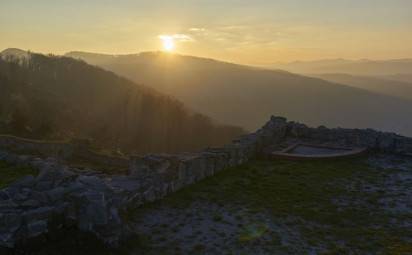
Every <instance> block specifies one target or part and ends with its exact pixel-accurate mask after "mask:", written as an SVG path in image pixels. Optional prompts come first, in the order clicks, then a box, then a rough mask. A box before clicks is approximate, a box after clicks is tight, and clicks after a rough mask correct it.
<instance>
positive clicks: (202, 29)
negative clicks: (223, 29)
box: [189, 27, 206, 32]
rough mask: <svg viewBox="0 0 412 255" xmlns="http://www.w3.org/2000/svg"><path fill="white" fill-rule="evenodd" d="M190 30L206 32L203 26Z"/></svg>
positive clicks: (190, 29)
mask: <svg viewBox="0 0 412 255" xmlns="http://www.w3.org/2000/svg"><path fill="white" fill-rule="evenodd" d="M189 31H190V32H205V31H206V28H203V27H191V28H189Z"/></svg>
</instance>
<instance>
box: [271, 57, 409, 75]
mask: <svg viewBox="0 0 412 255" xmlns="http://www.w3.org/2000/svg"><path fill="white" fill-rule="evenodd" d="M270 67H271V68H278V69H283V70H287V71H290V72H295V73H302V74H308V73H309V74H311V73H347V74H354V75H366V76H382V75H400V76H405V75H406V76H409V77H410V75H411V74H412V59H392V60H368V59H363V60H346V59H326V60H315V61H295V62H291V63H275V64H273V65H270Z"/></svg>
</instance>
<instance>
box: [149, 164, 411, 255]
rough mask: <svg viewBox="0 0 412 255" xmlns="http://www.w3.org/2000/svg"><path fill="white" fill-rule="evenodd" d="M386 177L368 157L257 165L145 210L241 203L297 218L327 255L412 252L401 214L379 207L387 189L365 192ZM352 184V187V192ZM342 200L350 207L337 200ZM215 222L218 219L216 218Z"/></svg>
mask: <svg viewBox="0 0 412 255" xmlns="http://www.w3.org/2000/svg"><path fill="white" fill-rule="evenodd" d="M387 174H388V173H387V172H384V171H382V170H377V169H373V168H370V167H369V166H368V165H367V164H366V162H365V160H364V159H341V160H330V161H324V160H323V161H322V160H320V161H301V162H296V161H284V160H278V161H254V162H250V163H248V164H245V165H243V166H240V167H236V168H232V169H228V170H225V171H223V172H221V173H219V174H217V175H216V176H214V177H212V178H207V179H205V180H203V181H201V182H199V183H197V184H195V185H192V186H190V187H187V188H185V189H183V190H181V191H179V192H177V193H175V194H172V195H170V196H169V197H167V198H166V199H164V200H163V201H160V202H155V203H154V204H152V205H148V206H147V207H146V208H148V209H150V208H152V207H156V206H158V205H166V206H169V207H174V208H187V207H189V206H190V204H191V203H192V202H193V201H199V200H204V201H206V202H212V203H215V204H222V205H230V204H235V205H241V206H244V207H245V208H248V210H249V213H251V214H254V213H258V212H269V213H270V214H271V216H272V217H273V218H279V219H285V218H288V217H289V218H290V217H293V218H296V219H298V220H297V222H294V223H292V224H293V225H294V226H295V227H296V228H298V229H299V232H300V233H301V235H302V236H303V237H304V239H305V240H306V242H308V243H309V244H314V245H318V244H322V246H323V247H324V249H325V250H326V251H328V252H329V253H328V254H342V253H353V252H354V253H363V252H372V253H375V252H380V253H385V254H405V253H403V251H405V250H407V251H408V252H410V253H412V243H411V242H410V240H411V239H412V230H411V229H407V228H402V227H395V226H393V224H391V220H393V219H396V218H399V217H400V216H399V215H392V214H389V213H388V212H386V211H385V210H383V209H382V208H381V207H380V204H379V199H380V198H381V197H382V194H383V193H382V190H381V189H377V190H376V191H370V192H364V191H363V190H362V187H363V185H364V184H365V183H370V184H373V185H384V181H385V178H386V177H387ZM349 184H353V185H352V186H353V188H350V189H349V188H348V185H349ZM337 198H342V199H345V201H349V203H350V204H349V205H339V204H337V203H335V202H333V201H334V200H336V199H337ZM213 219H214V220H219V219H218V218H217V217H216V215H215V216H214V217H213ZM407 239H408V240H409V241H408V240H407ZM338 243H344V245H337V244H338Z"/></svg>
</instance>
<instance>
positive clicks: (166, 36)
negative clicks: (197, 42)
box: [158, 34, 194, 42]
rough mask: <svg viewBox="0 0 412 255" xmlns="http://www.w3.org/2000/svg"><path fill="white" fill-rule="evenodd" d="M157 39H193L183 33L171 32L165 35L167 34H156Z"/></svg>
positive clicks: (187, 40) (184, 40)
mask: <svg viewBox="0 0 412 255" xmlns="http://www.w3.org/2000/svg"><path fill="white" fill-rule="evenodd" d="M158 37H159V39H161V40H174V41H176V42H192V41H194V39H193V38H192V37H191V36H189V35H185V34H172V35H167V34H162V35H159V36H158Z"/></svg>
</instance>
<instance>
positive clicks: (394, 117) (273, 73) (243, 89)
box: [66, 52, 412, 135]
mask: <svg viewBox="0 0 412 255" xmlns="http://www.w3.org/2000/svg"><path fill="white" fill-rule="evenodd" d="M66 56H68V57H72V58H76V59H82V60H84V61H86V62H87V63H89V64H92V65H98V66H100V67H102V68H104V69H106V70H110V71H113V72H115V73H117V74H118V75H121V76H124V77H127V78H128V79H130V80H133V81H135V82H138V83H142V84H145V85H147V86H150V87H151V88H154V89H155V90H157V91H160V92H162V93H165V94H168V95H170V96H173V97H175V98H177V99H178V100H180V101H182V102H183V103H184V104H185V105H187V106H188V107H190V108H191V109H194V110H195V111H197V112H200V113H203V114H205V115H208V116H210V117H212V118H213V119H216V120H218V121H219V122H222V123H229V124H232V125H236V126H241V127H244V128H246V129H247V130H254V129H256V128H257V127H259V126H260V125H261V124H262V123H264V121H265V120H266V119H267V118H268V117H269V116H270V115H271V114H276V115H281V116H285V117H288V118H289V119H295V120H301V121H303V122H305V123H308V124H310V125H314V126H316V125H321V124H325V125H328V126H335V127H337V126H341V127H353V128H366V127H371V128H376V129H380V130H386V131H394V132H398V133H401V134H404V135H412V119H411V118H410V116H411V114H412V101H411V100H410V99H409V98H407V97H405V96H403V97H399V96H400V95H401V94H403V93H406V92H405V91H406V90H407V89H408V88H406V85H405V84H400V83H399V84H398V87H399V88H402V89H404V90H405V91H399V92H396V93H395V92H390V93H389V92H388V93H385V91H384V90H385V89H379V90H378V89H374V88H370V87H367V86H363V87H362V86H359V84H355V85H354V84H350V85H347V84H342V83H340V82H341V81H340V82H337V81H336V80H334V81H327V80H324V79H319V78H313V77H308V76H304V75H299V74H294V73H290V72H287V71H281V70H272V69H263V68H257V67H250V66H243V65H237V64H232V63H227V62H221V61H217V60H212V59H205V58H199V57H192V56H183V55H178V54H168V53H162V52H145V53H140V54H129V55H105V54H95V53H86V52H70V53H68V54H66ZM338 62H339V64H340V65H341V66H342V65H343V66H353V65H355V66H357V65H358V64H362V63H363V62H364V61H360V62H359V63H358V62H356V63H348V62H347V61H344V60H339V61H331V62H330V63H327V64H328V65H332V64H334V65H337V63H338ZM366 62H367V63H369V61H366ZM393 62H394V63H392V61H388V63H387V64H384V65H383V66H397V67H398V66H402V67H399V68H398V69H397V70H396V71H397V73H399V71H400V70H404V71H406V70H409V69H408V68H409V66H410V65H411V64H412V62H410V61H409V60H401V61H393ZM322 64H324V65H325V64H326V63H325V62H323V63H322ZM401 64H402V65H401ZM371 66H377V67H376V68H375V69H374V70H375V71H376V72H378V71H379V70H380V69H382V68H383V67H382V66H380V64H379V63H375V64H373V63H372V64H371ZM378 67H379V68H378ZM348 68H349V67H348ZM351 68H352V67H351ZM370 69H371V68H370V67H368V68H366V67H365V70H370ZM332 70H334V69H332V68H329V69H327V70H325V69H320V70H318V71H319V73H328V72H329V71H332ZM311 71H312V72H313V71H314V70H311ZM321 71H322V72H321ZM375 71H374V72H375ZM365 72H366V71H365ZM361 73H363V72H361ZM390 74H391V72H390V70H387V71H386V72H383V73H381V75H390ZM322 78H325V77H322ZM331 80H332V79H331ZM344 83H346V82H344ZM394 90H396V89H394Z"/></svg>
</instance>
